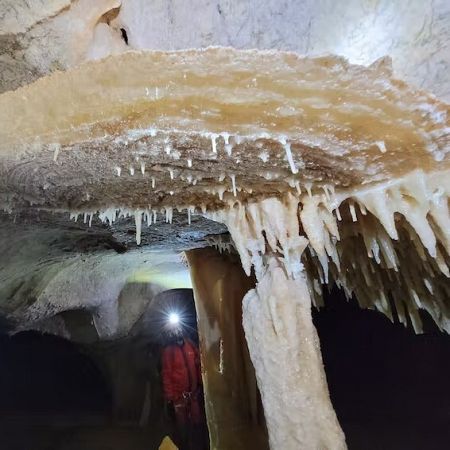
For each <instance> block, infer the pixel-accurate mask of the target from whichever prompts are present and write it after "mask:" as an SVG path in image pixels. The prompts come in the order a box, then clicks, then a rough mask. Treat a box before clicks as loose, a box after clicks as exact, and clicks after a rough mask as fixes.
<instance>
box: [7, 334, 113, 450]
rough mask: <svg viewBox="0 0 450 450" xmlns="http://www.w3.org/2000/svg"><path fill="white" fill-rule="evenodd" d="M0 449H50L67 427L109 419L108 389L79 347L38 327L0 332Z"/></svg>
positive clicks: (91, 424)
mask: <svg viewBox="0 0 450 450" xmlns="http://www.w3.org/2000/svg"><path fill="white" fill-rule="evenodd" d="M0 367H1V369H2V370H0V434H1V448H2V450H16V449H17V450H25V449H27V450H28V449H30V450H40V449H45V450H51V449H53V448H57V446H58V444H59V442H60V441H61V439H63V436H64V435H65V434H66V431H67V429H71V428H74V427H80V426H100V425H104V424H105V423H107V422H108V420H109V414H110V410H111V392H110V389H109V386H108V383H107V381H106V380H105V378H104V377H103V376H102V373H101V371H100V370H99V369H98V367H97V366H96V364H95V363H94V362H93V360H92V359H91V358H90V357H89V356H87V355H86V354H84V353H83V352H82V351H80V348H79V346H77V345H76V344H74V343H72V342H69V341H67V340H65V339H63V338H60V337H57V336H53V335H49V334H42V333H40V332H37V331H26V332H21V333H18V334H15V335H12V336H8V335H1V336H0Z"/></svg>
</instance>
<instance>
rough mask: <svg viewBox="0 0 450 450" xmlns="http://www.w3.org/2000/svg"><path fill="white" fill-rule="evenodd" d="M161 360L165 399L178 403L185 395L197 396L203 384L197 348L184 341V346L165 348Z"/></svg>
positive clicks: (186, 340)
mask: <svg viewBox="0 0 450 450" xmlns="http://www.w3.org/2000/svg"><path fill="white" fill-rule="evenodd" d="M161 359H162V381H163V390H164V397H165V399H166V400H167V401H171V402H174V403H176V402H179V401H181V400H182V399H183V394H184V396H186V395H189V393H192V394H193V395H197V393H198V391H199V388H200V386H201V383H202V381H201V370H200V355H199V352H198V349H197V347H196V346H195V345H194V344H193V343H192V342H191V341H190V340H189V339H184V341H183V344H182V345H177V344H173V345H168V346H167V347H164V349H163V351H162V356H161Z"/></svg>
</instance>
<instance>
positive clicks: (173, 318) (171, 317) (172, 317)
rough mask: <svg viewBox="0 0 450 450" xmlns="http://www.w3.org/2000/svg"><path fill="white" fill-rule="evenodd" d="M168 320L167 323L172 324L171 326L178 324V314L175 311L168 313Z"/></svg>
mask: <svg viewBox="0 0 450 450" xmlns="http://www.w3.org/2000/svg"><path fill="white" fill-rule="evenodd" d="M168 320H169V324H170V325H172V326H176V325H179V323H180V315H179V314H177V313H175V312H173V313H170V314H169V319H168Z"/></svg>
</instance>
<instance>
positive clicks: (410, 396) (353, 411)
mask: <svg viewBox="0 0 450 450" xmlns="http://www.w3.org/2000/svg"><path fill="white" fill-rule="evenodd" d="M327 297H328V298H326V299H325V304H326V307H325V308H323V309H321V310H320V311H317V310H314V314H313V315H314V322H315V325H316V327H317V330H318V333H319V337H320V342H321V349H322V355H323V362H324V365H325V371H326V375H327V380H328V385H329V389H330V395H331V400H332V403H333V406H334V408H335V410H336V413H337V415H338V419H339V421H340V423H341V426H342V428H343V430H344V432H345V434H346V440H347V445H348V447H349V448H350V449H356V450H358V449H364V450H394V449H409V450H411V449H413V450H415V449H417V450H425V449H427V450H429V449H436V450H437V449H442V448H446V447H447V445H448V442H449V440H450V428H449V426H448V425H449V423H450V410H449V407H448V405H449V404H450V393H449V391H448V387H447V385H448V380H449V379H450V360H449V356H450V339H449V336H447V335H446V334H444V333H441V332H440V331H439V330H438V329H437V328H436V327H434V325H433V324H432V321H431V319H430V320H429V321H425V330H426V331H425V333H424V334H422V335H416V334H415V333H414V331H413V330H412V328H411V327H410V328H405V327H404V326H403V325H401V324H399V323H391V322H390V321H389V320H388V319H387V318H386V317H385V316H383V315H382V314H381V313H378V312H376V311H371V310H362V309H360V308H359V306H358V304H357V303H356V301H353V300H352V301H350V302H347V301H346V300H345V298H344V295H343V293H342V292H340V291H338V290H337V289H334V290H333V291H332V293H331V294H329V295H328V296H327ZM425 319H426V318H425Z"/></svg>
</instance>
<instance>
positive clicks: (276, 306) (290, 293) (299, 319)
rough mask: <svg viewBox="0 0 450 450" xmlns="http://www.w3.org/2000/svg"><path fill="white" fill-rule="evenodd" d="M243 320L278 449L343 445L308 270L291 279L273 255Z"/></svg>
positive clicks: (249, 296) (271, 435)
mask: <svg viewBox="0 0 450 450" xmlns="http://www.w3.org/2000/svg"><path fill="white" fill-rule="evenodd" d="M243 322H244V330H245V336H246V338H247V343H248V347H249V350H250V356H251V358H252V361H253V364H254V366H255V370H256V376H257V379H258V385H259V388H260V389H261V394H262V400H263V405H264V413H265V417H266V422H267V427H268V429H269V442H270V448H272V449H280V450H281V449H286V450H295V449H333V450H338V449H343V448H345V439H344V434H343V432H342V431H341V429H340V427H339V423H338V421H337V418H336V414H335V413H334V410H333V407H332V406H331V401H330V397H329V394H328V388H327V382H326V378H325V372H324V369H323V364H322V357H321V354H320V343H319V338H318V336H317V332H316V330H315V328H314V325H313V323H312V318H311V299H310V294H309V292H308V285H307V282H306V278H305V274H304V273H301V274H299V275H298V276H297V278H296V279H295V280H294V279H292V278H289V277H288V276H287V274H286V271H285V269H284V267H283V266H282V265H280V263H279V261H278V259H277V257H276V256H275V255H270V256H269V257H268V259H267V262H266V265H265V272H264V273H262V274H260V276H259V280H258V285H257V287H256V289H254V290H252V291H250V292H249V293H248V294H247V295H246V296H245V298H244V303H243Z"/></svg>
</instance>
